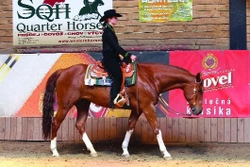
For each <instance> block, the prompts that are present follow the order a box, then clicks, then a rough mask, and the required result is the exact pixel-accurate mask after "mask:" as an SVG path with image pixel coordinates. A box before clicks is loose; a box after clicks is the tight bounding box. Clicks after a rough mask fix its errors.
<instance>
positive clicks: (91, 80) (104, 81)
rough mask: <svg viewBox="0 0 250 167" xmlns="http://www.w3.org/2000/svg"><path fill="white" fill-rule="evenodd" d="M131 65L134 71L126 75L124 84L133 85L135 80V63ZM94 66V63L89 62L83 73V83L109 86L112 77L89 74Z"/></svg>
mask: <svg viewBox="0 0 250 167" xmlns="http://www.w3.org/2000/svg"><path fill="white" fill-rule="evenodd" d="M132 65H133V67H134V73H133V75H132V76H131V77H126V79H125V86H130V85H134V84H135V82H136V75H137V74H136V70H137V69H136V65H135V63H132ZM94 66H95V64H89V65H88V68H87V71H86V74H85V80H84V83H85V85H89V86H95V85H99V86H111V83H112V79H111V78H110V77H109V76H108V77H101V78H98V77H92V76H91V72H92V68H93V67H94Z"/></svg>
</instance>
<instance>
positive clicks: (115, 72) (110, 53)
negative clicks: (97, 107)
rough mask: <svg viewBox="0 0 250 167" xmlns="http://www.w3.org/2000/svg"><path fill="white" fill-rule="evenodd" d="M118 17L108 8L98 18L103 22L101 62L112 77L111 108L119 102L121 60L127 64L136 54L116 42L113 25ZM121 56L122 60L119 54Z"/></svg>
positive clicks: (134, 58)
mask: <svg viewBox="0 0 250 167" xmlns="http://www.w3.org/2000/svg"><path fill="white" fill-rule="evenodd" d="M118 17H122V15H121V14H120V13H116V11H115V10H114V9H109V10H107V11H105V12H104V16H103V17H102V18H101V19H100V22H103V34H102V42H103V44H102V46H103V48H102V54H103V59H102V63H103V66H104V68H105V69H106V70H107V72H108V73H109V75H110V76H111V77H112V84H111V90H110V107H111V108H113V107H114V105H115V104H117V103H119V101H120V100H121V98H122V97H120V91H121V84H122V71H121V68H120V66H121V62H125V63H126V64H128V63H129V62H131V60H132V61H135V60H136V56H135V55H132V54H131V53H129V52H127V51H126V50H124V49H123V48H122V47H121V46H120V45H119V42H118V38H117V36H116V34H115V31H114V28H113V26H114V25H116V24H117V22H118ZM119 55H121V56H122V60H121V58H120V56H119Z"/></svg>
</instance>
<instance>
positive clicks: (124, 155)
mask: <svg viewBox="0 0 250 167" xmlns="http://www.w3.org/2000/svg"><path fill="white" fill-rule="evenodd" d="M122 156H123V157H124V158H128V157H130V155H129V154H122Z"/></svg>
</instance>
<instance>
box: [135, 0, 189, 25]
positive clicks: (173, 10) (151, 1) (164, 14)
mask: <svg viewBox="0 0 250 167" xmlns="http://www.w3.org/2000/svg"><path fill="white" fill-rule="evenodd" d="M192 2H193V0H139V19H140V21H141V22H167V21H191V20H192V19H193V12H192V6H193V3H192Z"/></svg>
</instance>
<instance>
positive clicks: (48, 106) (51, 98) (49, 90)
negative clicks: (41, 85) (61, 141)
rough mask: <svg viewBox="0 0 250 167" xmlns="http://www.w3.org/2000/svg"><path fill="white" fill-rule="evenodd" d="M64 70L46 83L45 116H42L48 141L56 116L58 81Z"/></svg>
mask: <svg viewBox="0 0 250 167" xmlns="http://www.w3.org/2000/svg"><path fill="white" fill-rule="evenodd" d="M61 72H62V70H58V71H56V72H54V73H53V74H52V75H51V76H50V77H49V79H48V81H47V83H46V88H45V93H44V97H43V116H42V130H43V137H44V139H47V138H49V137H50V135H51V126H52V118H53V115H54V107H53V105H54V102H55V88H56V81H57V79H58V78H59V76H60V74H61Z"/></svg>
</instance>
